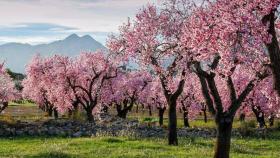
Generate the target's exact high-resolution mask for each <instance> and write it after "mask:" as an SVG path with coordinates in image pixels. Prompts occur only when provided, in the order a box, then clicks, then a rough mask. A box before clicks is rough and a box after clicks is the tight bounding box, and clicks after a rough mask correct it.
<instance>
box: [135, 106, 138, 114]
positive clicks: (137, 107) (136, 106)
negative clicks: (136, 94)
mask: <svg viewBox="0 0 280 158" xmlns="http://www.w3.org/2000/svg"><path fill="white" fill-rule="evenodd" d="M135 112H136V113H138V112H139V105H138V104H137V105H136V111H135Z"/></svg>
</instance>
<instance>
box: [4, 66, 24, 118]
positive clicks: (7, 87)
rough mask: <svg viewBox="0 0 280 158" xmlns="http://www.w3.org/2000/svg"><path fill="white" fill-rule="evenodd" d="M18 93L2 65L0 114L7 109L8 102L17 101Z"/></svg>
mask: <svg viewBox="0 0 280 158" xmlns="http://www.w3.org/2000/svg"><path fill="white" fill-rule="evenodd" d="M20 97H21V96H20V93H19V92H18V91H17V90H16V87H15V83H14V82H13V80H12V78H11V77H10V76H9V74H8V73H7V72H6V70H5V69H4V64H1V65H0V103H1V104H2V105H1V106H0V113H1V112H2V111H4V110H5V109H6V108H7V107H8V105H9V104H8V102H9V101H13V100H17V99H19V98H20Z"/></svg>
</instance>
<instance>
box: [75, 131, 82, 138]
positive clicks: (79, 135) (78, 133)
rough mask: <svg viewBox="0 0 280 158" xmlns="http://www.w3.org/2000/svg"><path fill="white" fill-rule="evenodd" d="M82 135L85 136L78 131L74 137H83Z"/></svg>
mask: <svg viewBox="0 0 280 158" xmlns="http://www.w3.org/2000/svg"><path fill="white" fill-rule="evenodd" d="M82 135H83V133H82V132H81V131H78V132H76V133H74V134H73V137H81V136H82Z"/></svg>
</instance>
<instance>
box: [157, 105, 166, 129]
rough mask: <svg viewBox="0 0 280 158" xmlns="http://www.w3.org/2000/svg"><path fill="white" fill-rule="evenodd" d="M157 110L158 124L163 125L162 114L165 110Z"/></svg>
mask: <svg viewBox="0 0 280 158" xmlns="http://www.w3.org/2000/svg"><path fill="white" fill-rule="evenodd" d="M158 109H159V110H158V111H159V112H158V116H159V125H160V126H162V125H163V114H164V111H165V108H158Z"/></svg>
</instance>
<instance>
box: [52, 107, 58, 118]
mask: <svg viewBox="0 0 280 158" xmlns="http://www.w3.org/2000/svg"><path fill="white" fill-rule="evenodd" d="M53 116H54V119H58V112H57V109H56V108H54V109H53Z"/></svg>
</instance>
